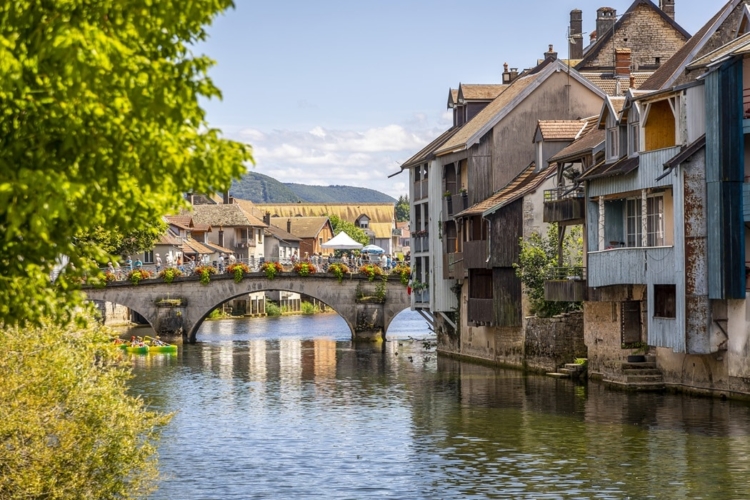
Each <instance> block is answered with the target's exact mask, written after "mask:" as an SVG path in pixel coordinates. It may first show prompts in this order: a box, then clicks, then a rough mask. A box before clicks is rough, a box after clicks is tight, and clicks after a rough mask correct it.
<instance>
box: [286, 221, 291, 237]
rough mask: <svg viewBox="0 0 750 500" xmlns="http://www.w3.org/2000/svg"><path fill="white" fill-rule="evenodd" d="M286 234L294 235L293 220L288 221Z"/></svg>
mask: <svg viewBox="0 0 750 500" xmlns="http://www.w3.org/2000/svg"><path fill="white" fill-rule="evenodd" d="M286 232H287V233H289V234H291V233H292V219H287V220H286Z"/></svg>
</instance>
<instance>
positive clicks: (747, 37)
mask: <svg viewBox="0 0 750 500" xmlns="http://www.w3.org/2000/svg"><path fill="white" fill-rule="evenodd" d="M748 52H750V33H746V34H744V35H742V36H741V37H739V38H737V39H735V40H732V41H731V42H729V43H728V44H726V45H724V46H722V47H719V48H718V49H716V50H714V51H713V52H709V53H708V54H706V55H705V56H703V57H701V58H700V59H697V60H695V61H693V62H692V63H690V64H689V65H688V66H687V69H688V70H693V69H698V68H704V67H707V66H710V65H712V64H714V63H716V62H720V61H722V60H724V59H727V58H729V57H734V56H739V55H744V54H747V53H748Z"/></svg>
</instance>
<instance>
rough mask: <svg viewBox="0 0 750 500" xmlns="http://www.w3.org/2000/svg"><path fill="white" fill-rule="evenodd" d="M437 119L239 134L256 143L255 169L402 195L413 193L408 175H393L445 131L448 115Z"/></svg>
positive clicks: (294, 179) (301, 180) (277, 176)
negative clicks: (347, 127) (384, 124)
mask: <svg viewBox="0 0 750 500" xmlns="http://www.w3.org/2000/svg"><path fill="white" fill-rule="evenodd" d="M451 119H452V118H451ZM435 121H436V122H438V123H437V125H436V124H434V123H433V124H432V125H430V124H429V123H428V119H427V117H425V115H422V114H415V115H414V116H413V117H412V119H410V120H407V121H405V123H404V124H403V125H401V124H392V125H387V126H384V127H375V128H369V129H366V130H332V129H326V128H324V127H322V126H316V127H314V128H312V129H311V130H309V131H298V130H264V131H261V130H256V129H253V128H246V129H243V130H241V131H240V132H239V133H238V134H237V135H238V136H239V137H238V138H239V139H241V140H247V141H250V143H251V144H252V146H253V156H254V157H255V160H256V162H257V166H256V168H255V170H256V171H258V172H261V173H264V174H266V175H270V176H271V177H274V178H275V179H278V180H279V181H281V182H296V183H301V184H313V185H323V186H328V185H333V184H344V185H350V186H358V187H366V188H371V189H375V190H378V191H381V192H383V193H386V194H388V195H390V196H392V197H394V198H398V197H399V196H400V195H403V194H406V193H407V192H408V187H407V183H408V178H407V177H406V174H401V175H400V176H398V177H394V178H392V179H389V178H388V175H391V174H393V173H395V172H397V171H399V167H400V165H401V163H403V162H404V161H405V160H406V159H408V158H409V157H411V156H412V155H414V154H415V153H416V152H418V151H419V150H420V149H422V148H423V147H424V146H425V145H426V144H427V143H429V142H430V141H431V140H433V139H434V138H435V137H437V136H438V135H440V134H441V133H442V132H443V131H444V130H445V128H446V127H445V126H444V124H443V123H442V122H443V121H444V117H442V116H441V117H439V118H437V117H436V120H435ZM448 126H450V124H448Z"/></svg>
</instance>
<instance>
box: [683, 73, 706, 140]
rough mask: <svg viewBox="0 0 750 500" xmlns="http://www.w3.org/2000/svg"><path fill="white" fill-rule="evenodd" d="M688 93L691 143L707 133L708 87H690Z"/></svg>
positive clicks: (688, 123) (687, 102) (689, 138)
mask: <svg viewBox="0 0 750 500" xmlns="http://www.w3.org/2000/svg"><path fill="white" fill-rule="evenodd" d="M686 94H687V95H686V105H687V134H688V136H687V142H688V144H690V143H692V142H694V141H696V140H697V139H698V138H699V137H700V136H702V135H703V134H705V133H706V113H705V109H706V88H705V86H704V85H698V86H697V87H690V88H689V89H687V91H686Z"/></svg>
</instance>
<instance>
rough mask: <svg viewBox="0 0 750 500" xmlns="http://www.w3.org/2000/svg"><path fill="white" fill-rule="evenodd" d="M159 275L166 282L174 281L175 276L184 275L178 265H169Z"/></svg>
mask: <svg viewBox="0 0 750 500" xmlns="http://www.w3.org/2000/svg"><path fill="white" fill-rule="evenodd" d="M157 276H158V277H159V278H161V279H163V280H164V283H172V281H173V280H174V279H175V278H179V277H180V276H182V271H180V270H179V269H177V268H176V267H168V268H166V269H164V270H163V271H161V272H160V273H159V274H158V275H157Z"/></svg>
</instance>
